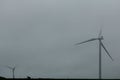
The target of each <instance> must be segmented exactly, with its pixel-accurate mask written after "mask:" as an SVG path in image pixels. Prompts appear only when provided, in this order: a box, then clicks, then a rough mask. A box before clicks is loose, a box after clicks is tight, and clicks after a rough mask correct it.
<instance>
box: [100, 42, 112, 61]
mask: <svg viewBox="0 0 120 80" xmlns="http://www.w3.org/2000/svg"><path fill="white" fill-rule="evenodd" d="M100 43H101V45H102V47H103V49H104V50H105V51H106V53H107V55H108V56H109V57H110V59H111V60H112V61H113V58H112V57H111V55H110V54H109V52H108V51H107V49H106V48H105V46H104V44H103V43H102V41H100Z"/></svg>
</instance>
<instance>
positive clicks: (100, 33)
mask: <svg viewBox="0 0 120 80" xmlns="http://www.w3.org/2000/svg"><path fill="white" fill-rule="evenodd" d="M101 35H102V27H100V32H99V35H98V37H99V38H100V37H101Z"/></svg>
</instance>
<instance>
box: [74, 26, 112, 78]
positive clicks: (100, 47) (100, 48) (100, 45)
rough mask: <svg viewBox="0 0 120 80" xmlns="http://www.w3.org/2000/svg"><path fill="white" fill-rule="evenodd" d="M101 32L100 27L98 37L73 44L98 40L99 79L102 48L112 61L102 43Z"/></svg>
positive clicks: (100, 76)
mask: <svg viewBox="0 0 120 80" xmlns="http://www.w3.org/2000/svg"><path fill="white" fill-rule="evenodd" d="M101 34H102V28H101V29H100V32H99V35H98V38H92V39H89V40H86V41H83V42H80V43H77V44H75V45H80V44H83V43H87V42H91V41H98V42H99V79H101V78H102V68H101V67H102V66H101V64H102V61H101V59H102V56H101V52H102V48H103V49H104V50H105V52H106V53H107V55H108V56H109V58H110V59H111V60H112V61H113V58H112V57H111V55H110V54H109V52H108V51H107V49H106V47H105V46H104V44H103V43H102V40H103V39H104V38H103V36H102V35H101Z"/></svg>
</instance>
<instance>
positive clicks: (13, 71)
mask: <svg viewBox="0 0 120 80" xmlns="http://www.w3.org/2000/svg"><path fill="white" fill-rule="evenodd" d="M7 68H9V69H10V70H12V76H13V79H14V78H15V74H14V73H15V69H16V67H10V66H7Z"/></svg>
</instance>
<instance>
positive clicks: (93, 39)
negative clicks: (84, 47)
mask: <svg viewBox="0 0 120 80" xmlns="http://www.w3.org/2000/svg"><path fill="white" fill-rule="evenodd" d="M95 40H98V38H92V39H89V40H86V41H83V42H80V43H77V44H75V45H80V44H83V43H86V42H90V41H95Z"/></svg>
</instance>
